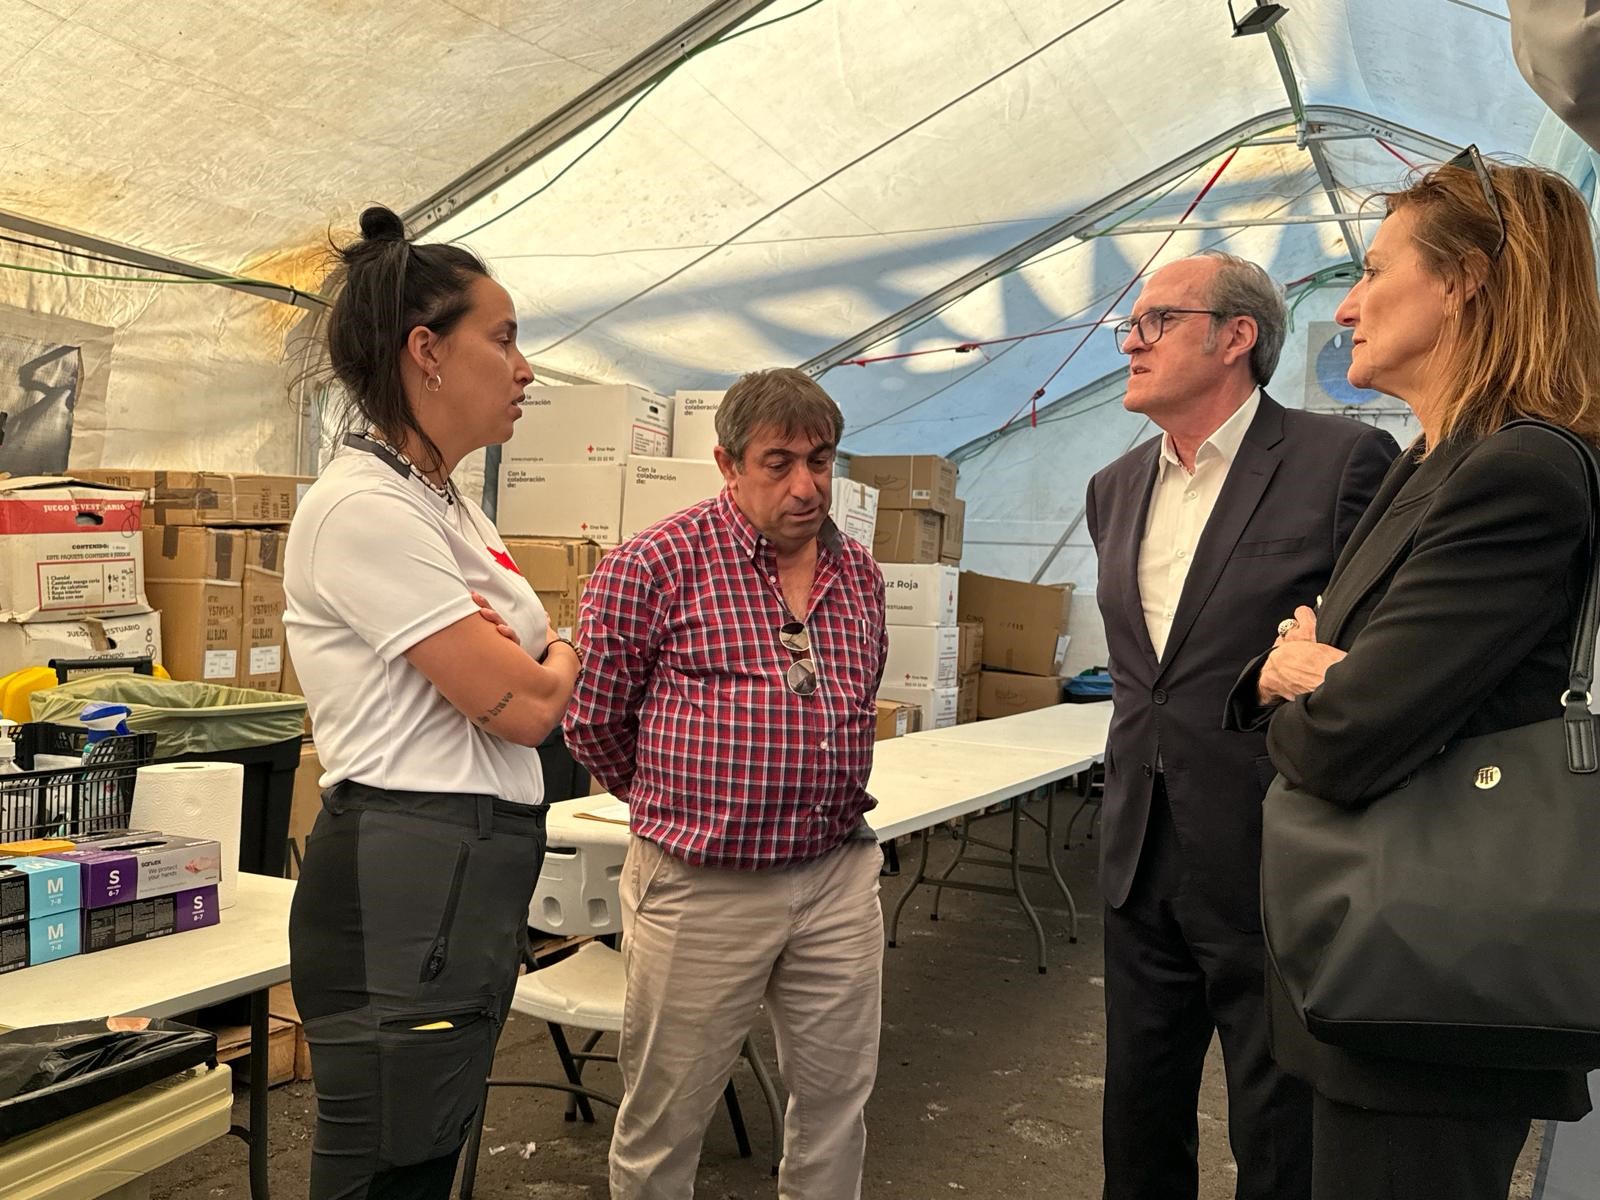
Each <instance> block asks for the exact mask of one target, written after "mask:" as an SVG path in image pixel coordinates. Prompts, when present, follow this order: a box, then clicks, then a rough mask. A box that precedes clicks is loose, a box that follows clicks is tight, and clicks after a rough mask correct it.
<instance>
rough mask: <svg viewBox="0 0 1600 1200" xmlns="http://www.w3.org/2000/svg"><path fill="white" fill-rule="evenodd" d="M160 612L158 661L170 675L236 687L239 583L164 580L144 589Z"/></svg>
mask: <svg viewBox="0 0 1600 1200" xmlns="http://www.w3.org/2000/svg"><path fill="white" fill-rule="evenodd" d="M149 591H150V601H151V603H152V604H154V605H155V606H156V607H157V608H158V609H160V610H161V629H162V634H163V637H162V651H163V655H164V657H163V658H162V660H161V662H162V665H163V666H165V667H166V669H167V672H168V673H169V674H170V675H171V676H172V677H173V678H174V679H188V680H193V681H195V682H198V683H223V684H235V685H237V684H238V682H239V680H240V679H241V678H242V677H243V672H242V669H241V668H242V667H243V665H244V664H243V663H242V662H241V661H240V652H241V650H242V649H243V647H244V585H243V584H239V583H232V582H229V581H227V580H222V579H191V580H179V579H164V580H158V581H157V582H155V583H152V584H151V585H150V587H149Z"/></svg>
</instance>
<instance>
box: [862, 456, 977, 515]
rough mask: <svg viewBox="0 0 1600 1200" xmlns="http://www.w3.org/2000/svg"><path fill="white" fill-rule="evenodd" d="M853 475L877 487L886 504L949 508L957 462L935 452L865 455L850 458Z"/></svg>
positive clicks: (880, 499) (881, 505)
mask: <svg viewBox="0 0 1600 1200" xmlns="http://www.w3.org/2000/svg"><path fill="white" fill-rule="evenodd" d="M850 478H851V479H856V480H860V481H861V482H862V483H870V484H871V485H872V486H873V487H875V488H877V489H878V506H879V510H880V513H881V511H882V510H883V509H885V508H923V509H928V510H930V511H932V512H936V513H945V512H949V511H950V508H951V506H952V505H953V504H954V502H955V498H956V465H955V463H953V462H951V461H950V460H949V459H948V458H940V457H938V456H937V455H934V454H892V455H862V454H858V455H856V456H855V457H853V458H852V459H851V460H850Z"/></svg>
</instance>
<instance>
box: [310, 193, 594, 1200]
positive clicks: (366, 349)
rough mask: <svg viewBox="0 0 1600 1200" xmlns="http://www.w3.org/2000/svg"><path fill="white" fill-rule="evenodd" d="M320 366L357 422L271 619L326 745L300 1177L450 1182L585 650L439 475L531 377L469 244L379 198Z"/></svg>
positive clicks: (506, 420) (536, 857)
mask: <svg viewBox="0 0 1600 1200" xmlns="http://www.w3.org/2000/svg"><path fill="white" fill-rule="evenodd" d="M339 259H340V269H339V271H338V272H337V274H338V275H339V276H340V278H338V279H336V280H335V284H336V296H335V300H334V303H333V308H332V312H331V314H330V317H329V322H328V329H327V350H328V358H329V365H330V367H331V369H332V373H333V375H334V377H335V378H336V379H337V380H338V382H339V383H340V384H341V385H342V387H343V390H344V392H345V394H346V396H347V397H348V400H349V404H350V409H351V414H352V418H353V419H352V421H351V425H352V429H353V431H352V432H351V433H349V434H348V435H347V436H346V437H345V438H344V439H343V443H342V445H341V447H340V450H339V453H338V454H337V455H336V456H335V458H334V459H333V461H332V462H331V463H330V464H329V465H328V467H327V468H326V470H324V472H323V473H322V476H321V478H320V479H318V480H317V482H316V483H315V484H314V485H312V487H311V489H310V491H309V492H308V493H307V495H306V498H305V501H304V503H303V504H301V506H300V509H299V512H298V513H297V514H296V516H295V519H294V524H293V526H292V528H291V529H290V532H289V541H288V548H287V557H286V561H285V569H284V575H285V587H286V591H287V594H288V605H287V612H286V615H285V618H284V623H285V626H286V627H287V631H288V638H289V647H290V651H291V653H292V654H293V657H294V662H295V668H296V670H297V672H298V674H299V676H300V681H301V683H302V684H303V685H304V689H305V694H306V699H307V701H308V703H309V705H310V709H311V717H312V721H313V723H314V725H315V727H316V737H317V750H318V754H319V757H320V758H321V761H322V766H323V776H322V781H321V783H322V788H323V794H322V806H323V807H322V812H321V813H319V814H318V816H317V821H316V825H315V827H314V829H313V830H312V833H311V836H310V838H309V840H308V842H307V848H306V856H305V862H304V865H303V867H302V869H301V873H300V883H299V887H298V889H297V890H296V892H295V898H294V907H293V910H292V912H291V915H290V919H289V942H290V949H291V959H292V963H293V965H292V967H291V973H292V979H293V985H294V996H295V1003H296V1005H297V1006H298V1007H299V1010H300V1015H301V1017H302V1019H303V1020H304V1022H305V1031H306V1039H307V1041H308V1042H309V1043H310V1046H311V1061H312V1069H313V1073H314V1075H315V1078H316V1088H317V1127H316V1136H315V1140H314V1142H313V1145H312V1163H311V1197H312V1200H398V1198H401V1197H404V1198H413V1197H414V1198H418V1200H422V1198H427V1197H439V1198H441V1200H442V1198H443V1197H446V1196H448V1195H449V1191H450V1184H451V1180H452V1179H453V1177H454V1175H455V1168H456V1159H457V1156H458V1155H459V1153H460V1149H461V1146H462V1143H463V1141H464V1139H465V1137H466V1135H467V1133H468V1131H469V1129H470V1128H471V1124H472V1120H473V1116H474V1114H475V1113H476V1111H477V1107H478V1105H479V1103H480V1102H481V1100H482V1098H483V1095H484V1085H485V1081H486V1079H487V1078H488V1074H489V1068H490V1064H491V1062H492V1060H493V1058H494V1048H495V1043H496V1041H497V1040H498V1038H499V1034H500V1027H501V1024H502V1022H503V1021H504V1019H505V1015H506V1012H507V1010H508V1009H509V1008H510V1003H511V995H512V989H513V987H514V985H515V983H516V978H517V968H518V964H519V963H520V961H521V949H522V947H523V945H524V943H525V939H526V936H527V909H528V901H529V899H530V898H531V896H532V894H533V887H534V884H535V882H536V881H537V879H538V876H539V868H540V864H541V862H542V859H543V856H544V847H545V836H544V814H545V810H544V807H543V804H544V781H543V776H542V774H541V772H540V768H539V758H538V751H537V749H536V747H537V746H538V745H539V743H540V742H541V741H543V739H544V737H545V735H546V734H548V733H549V732H550V731H551V730H552V729H554V728H555V727H556V726H557V725H558V724H559V723H560V721H561V717H562V714H563V712H564V711H565V709H566V706H567V701H568V699H569V698H570V697H571V694H572V688H573V684H574V683H575V681H576V679H577V675H578V670H579V663H578V655H577V651H576V650H575V649H574V648H573V646H572V645H571V643H569V642H565V641H563V640H561V639H558V638H556V637H555V636H554V633H553V631H552V630H551V628H550V624H549V621H548V619H547V617H546V614H545V611H544V609H543V607H542V606H541V605H540V603H539V600H538V598H537V597H536V596H535V595H534V593H533V590H532V588H530V587H529V586H528V583H527V581H526V580H524V579H523V578H522V576H521V575H520V573H518V571H517V568H516V566H515V564H514V563H513V562H512V561H511V558H510V556H509V555H508V553H507V552H506V547H505V543H504V542H502V541H501V539H500V536H499V534H498V533H496V531H495V528H494V524H493V522H491V521H490V520H489V519H488V518H487V517H486V516H485V515H484V513H483V511H482V510H481V509H480V508H479V507H478V506H477V505H476V504H474V503H473V502H472V500H471V499H469V498H468V497H466V496H463V495H461V494H460V493H459V492H458V491H457V490H456V489H455V486H454V485H453V484H452V483H451V482H450V476H451V473H452V472H453V471H454V470H455V468H456V465H457V464H458V463H460V462H461V460H462V459H463V458H464V457H466V456H467V455H468V454H470V453H472V452H473V451H475V450H478V449H481V448H482V447H485V446H491V445H496V444H499V443H502V442H505V441H506V440H507V439H509V438H510V437H511V431H512V427H513V426H514V424H515V423H516V421H517V419H518V417H520V416H521V408H520V405H521V403H522V401H523V396H524V389H525V388H527V386H528V385H529V384H530V383H531V382H532V381H533V372H532V370H531V369H530V368H529V366H528V362H527V360H526V359H525V358H523V356H522V353H521V351H519V350H518V349H517V322H516V311H515V308H514V307H513V305H512V302H511V297H510V295H509V294H508V293H507V292H506V290H505V288H503V287H501V286H500V285H499V284H498V283H496V282H495V281H494V280H493V279H492V278H491V277H490V276H489V273H488V270H487V269H486V268H485V267H484V265H483V263H482V262H481V261H480V260H479V259H478V258H477V257H476V256H475V255H473V254H472V253H471V252H470V251H467V250H464V249H461V248H460V247H456V246H449V245H418V244H413V243H412V242H410V241H408V240H407V238H406V235H405V227H404V225H403V224H402V223H401V221H400V218H399V217H397V216H396V215H395V214H394V213H393V212H391V211H389V210H388V209H387V208H377V207H375V208H369V209H367V210H366V211H365V212H364V213H362V214H361V237H360V238H359V239H358V240H357V241H355V242H354V243H352V244H350V245H348V246H346V247H344V248H343V249H342V250H340V251H339Z"/></svg>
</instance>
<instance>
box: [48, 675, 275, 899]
mask: <svg viewBox="0 0 1600 1200" xmlns="http://www.w3.org/2000/svg"><path fill="white" fill-rule="evenodd" d="M90 701H102V702H105V703H110V704H125V705H127V706H128V708H129V710H130V713H129V716H128V728H129V730H131V731H132V732H135V733H141V732H143V733H153V734H155V737H156V748H155V759H154V761H155V762H157V763H184V762H235V763H240V764H242V765H243V766H244V804H243V809H242V812H241V815H240V823H239V870H241V871H250V872H253V873H255V874H259V875H279V876H281V875H282V874H283V873H284V871H285V870H286V869H287V867H288V839H289V810H290V807H291V806H292V804H293V801H294V773H295V770H296V769H297V768H298V767H299V765H300V746H301V743H302V742H303V741H304V731H305V714H306V702H305V698H304V697H303V696H290V695H284V694H281V693H278V692H260V691H255V690H254V689H251V688H236V687H225V686H223V685H221V684H214V683H186V682H181V681H178V680H171V679H151V678H148V677H145V676H140V675H126V674H119V675H113V674H106V675H90V676H86V677H84V678H82V679H75V680H72V681H71V682H69V683H65V684H62V685H61V686H60V687H55V688H49V689H46V690H44V691H38V692H35V693H34V694H33V695H32V696H31V697H29V703H30V704H31V705H32V708H33V715H34V718H35V720H40V721H56V722H61V723H63V724H70V723H71V722H72V721H73V720H75V719H76V717H77V716H78V714H79V713H80V712H81V711H82V710H83V706H84V705H85V704H87V703H89V702H90Z"/></svg>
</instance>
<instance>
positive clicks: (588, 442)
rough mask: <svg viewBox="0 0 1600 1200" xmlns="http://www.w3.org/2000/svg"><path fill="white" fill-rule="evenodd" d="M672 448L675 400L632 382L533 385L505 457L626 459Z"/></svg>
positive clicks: (510, 459) (520, 459)
mask: <svg viewBox="0 0 1600 1200" xmlns="http://www.w3.org/2000/svg"><path fill="white" fill-rule="evenodd" d="M671 453H672V402H671V401H669V400H668V399H667V398H666V397H664V396H657V395H656V394H655V393H654V392H647V391H645V390H644V389H643V388H637V387H631V386H629V385H627V384H593V385H591V384H583V385H580V386H577V387H535V388H529V389H528V399H527V403H525V404H524V405H523V406H522V419H521V420H519V421H518V422H517V424H516V427H515V429H514V431H513V432H512V434H511V440H510V441H509V442H507V443H506V444H505V446H504V448H503V449H502V450H501V451H500V461H501V463H502V464H505V463H521V464H527V463H622V462H626V461H627V460H628V458H630V457H631V456H633V455H635V454H649V455H655V456H659V457H665V456H667V455H669V454H671Z"/></svg>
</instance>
